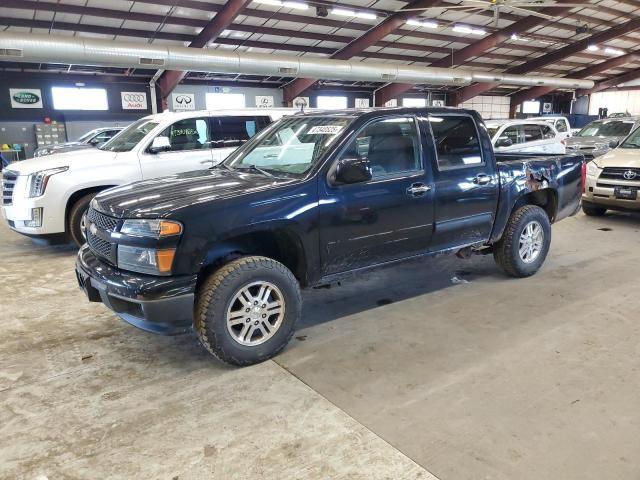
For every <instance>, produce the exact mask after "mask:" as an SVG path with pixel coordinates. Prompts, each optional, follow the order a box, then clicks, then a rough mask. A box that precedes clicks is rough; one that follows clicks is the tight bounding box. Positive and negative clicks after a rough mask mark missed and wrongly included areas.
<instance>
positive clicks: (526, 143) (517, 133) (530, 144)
mask: <svg viewBox="0 0 640 480" xmlns="http://www.w3.org/2000/svg"><path fill="white" fill-rule="evenodd" d="M485 124H486V126H487V133H489V136H490V137H491V143H493V147H494V149H495V150H496V152H511V153H516V152H517V153H554V154H564V153H565V146H564V143H562V141H563V140H564V137H562V136H560V135H559V134H558V132H557V131H556V129H555V128H554V127H553V126H552V125H551V124H548V123H546V122H541V121H532V120H529V119H527V120H487V121H486V122H485Z"/></svg>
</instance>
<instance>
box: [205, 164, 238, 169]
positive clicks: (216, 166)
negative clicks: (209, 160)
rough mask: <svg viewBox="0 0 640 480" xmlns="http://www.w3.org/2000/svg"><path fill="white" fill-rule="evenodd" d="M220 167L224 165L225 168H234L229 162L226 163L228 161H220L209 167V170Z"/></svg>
mask: <svg viewBox="0 0 640 480" xmlns="http://www.w3.org/2000/svg"><path fill="white" fill-rule="evenodd" d="M220 167H224V168H226V169H227V170H233V168H231V167H230V166H229V165H227V164H226V163H224V162H220V163H217V164H215V165H214V166H212V167H209V170H213V169H215V168H220Z"/></svg>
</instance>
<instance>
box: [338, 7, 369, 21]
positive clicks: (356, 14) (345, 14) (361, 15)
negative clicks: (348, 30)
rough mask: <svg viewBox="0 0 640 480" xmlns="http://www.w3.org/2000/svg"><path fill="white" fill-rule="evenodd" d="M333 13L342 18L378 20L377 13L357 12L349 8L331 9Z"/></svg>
mask: <svg viewBox="0 0 640 480" xmlns="http://www.w3.org/2000/svg"><path fill="white" fill-rule="evenodd" d="M331 13H332V14H334V15H339V16H341V17H358V18H366V19H369V20H375V19H376V18H378V17H377V16H376V14H375V13H371V12H356V11H355V10H349V9H348V8H333V9H331Z"/></svg>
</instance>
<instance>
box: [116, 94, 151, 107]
mask: <svg viewBox="0 0 640 480" xmlns="http://www.w3.org/2000/svg"><path fill="white" fill-rule="evenodd" d="M120 97H121V98H122V109H123V110H146V109H147V94H146V92H120Z"/></svg>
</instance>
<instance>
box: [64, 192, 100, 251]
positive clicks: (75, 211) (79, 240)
mask: <svg viewBox="0 0 640 480" xmlns="http://www.w3.org/2000/svg"><path fill="white" fill-rule="evenodd" d="M95 196H96V193H89V194H87V195H85V196H83V197H80V198H79V199H78V200H77V201H76V203H74V204H73V205H72V207H71V210H69V218H68V222H67V231H68V232H69V237H71V240H73V241H74V242H75V243H76V244H77V245H78V246H81V245H83V244H84V243H85V242H86V241H87V237H86V234H85V223H86V220H87V211H88V210H89V204H90V203H91V200H93V197H95Z"/></svg>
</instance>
